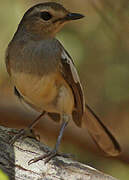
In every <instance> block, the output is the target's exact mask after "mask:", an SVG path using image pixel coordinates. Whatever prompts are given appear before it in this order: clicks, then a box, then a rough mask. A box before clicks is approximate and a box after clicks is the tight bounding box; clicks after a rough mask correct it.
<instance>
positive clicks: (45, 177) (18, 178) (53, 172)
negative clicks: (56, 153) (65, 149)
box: [0, 127, 116, 180]
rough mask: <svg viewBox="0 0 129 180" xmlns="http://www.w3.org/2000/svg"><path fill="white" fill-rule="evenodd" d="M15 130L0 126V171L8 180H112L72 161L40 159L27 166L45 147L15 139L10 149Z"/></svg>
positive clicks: (25, 140) (36, 142)
mask: <svg viewBox="0 0 129 180" xmlns="http://www.w3.org/2000/svg"><path fill="white" fill-rule="evenodd" d="M16 132H17V130H15V129H9V128H5V127H0V169H2V170H3V171H4V172H5V173H7V175H8V176H9V178H10V179H11V180H14V179H15V180H59V179H61V180H72V179H74V180H116V179H115V178H113V177H111V176H109V175H106V174H104V173H102V172H100V171H98V170H96V169H94V168H92V167H89V166H87V165H85V164H82V163H79V162H76V161H74V160H72V159H67V158H63V157H56V158H54V159H53V160H51V161H50V162H49V163H47V164H45V163H44V160H40V161H38V162H36V163H34V164H31V165H28V161H29V160H30V159H32V158H34V157H36V156H39V155H41V154H43V153H45V152H46V151H48V147H46V146H45V145H44V144H42V143H40V142H38V141H36V140H35V139H32V138H26V139H24V140H18V141H17V142H16V143H15V144H14V145H13V146H10V145H9V143H8V142H9V139H10V138H11V137H12V136H13V135H14V133H16Z"/></svg>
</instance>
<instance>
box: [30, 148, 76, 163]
mask: <svg viewBox="0 0 129 180" xmlns="http://www.w3.org/2000/svg"><path fill="white" fill-rule="evenodd" d="M56 156H62V157H64V158H71V157H73V156H72V155H71V154H61V153H58V152H57V151H55V150H53V151H49V152H48V153H46V154H44V155H41V156H38V157H35V158H33V159H31V160H30V161H29V162H28V165H31V164H33V163H35V162H38V161H39V160H42V159H45V161H44V163H45V164H46V163H48V162H49V161H50V160H51V159H53V158H54V157H56Z"/></svg>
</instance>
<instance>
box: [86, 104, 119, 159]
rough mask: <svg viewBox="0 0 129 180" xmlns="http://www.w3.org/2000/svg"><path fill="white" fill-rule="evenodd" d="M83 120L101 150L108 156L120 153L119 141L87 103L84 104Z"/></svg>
mask: <svg viewBox="0 0 129 180" xmlns="http://www.w3.org/2000/svg"><path fill="white" fill-rule="evenodd" d="M84 122H85V124H86V127H87V129H88V132H89V134H90V135H91V137H92V139H93V140H94V141H95V143H96V144H97V145H98V146H99V148H100V149H101V150H103V151H104V152H105V153H106V154H108V155H110V156H117V155H119V154H120V152H121V148H120V145H119V143H118V142H117V140H116V139H115V138H114V136H113V135H112V134H111V132H110V131H109V130H108V129H107V128H106V127H105V125H104V124H103V123H102V122H101V121H100V119H99V118H98V117H97V116H96V114H95V113H94V112H93V111H92V109H91V108H90V107H89V106H88V105H86V112H85V115H84Z"/></svg>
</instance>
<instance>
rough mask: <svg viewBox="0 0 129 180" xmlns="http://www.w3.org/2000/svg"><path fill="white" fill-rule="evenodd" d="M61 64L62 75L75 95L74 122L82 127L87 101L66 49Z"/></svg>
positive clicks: (63, 51)
mask: <svg viewBox="0 0 129 180" xmlns="http://www.w3.org/2000/svg"><path fill="white" fill-rule="evenodd" d="M61 63H62V66H61V71H62V75H63V77H64V79H65V80H66V82H67V83H68V84H69V86H70V87H71V89H72V91H73V94H74V100H75V109H74V110H73V113H72V116H73V120H74V122H75V123H76V125H77V126H79V127H81V122H82V117H83V114H84V111H85V99H84V95H83V89H82V86H81V83H80V79H79V76H78V73H77V70H76V67H75V65H74V63H73V61H72V58H71V57H70V56H69V54H68V53H67V51H66V50H65V49H64V48H63V49H62V53H61Z"/></svg>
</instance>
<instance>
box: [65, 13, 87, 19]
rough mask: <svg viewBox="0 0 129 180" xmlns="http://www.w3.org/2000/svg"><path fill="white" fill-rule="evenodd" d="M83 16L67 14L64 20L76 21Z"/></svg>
mask: <svg viewBox="0 0 129 180" xmlns="http://www.w3.org/2000/svg"><path fill="white" fill-rule="evenodd" d="M83 17H84V15H82V14H78V13H69V14H67V16H66V17H65V19H66V20H76V19H81V18H83Z"/></svg>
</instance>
